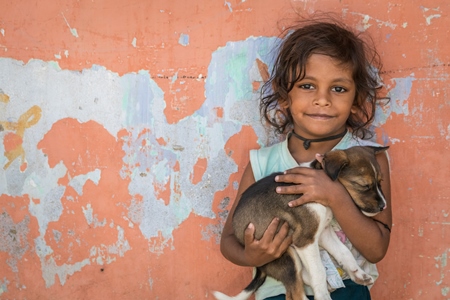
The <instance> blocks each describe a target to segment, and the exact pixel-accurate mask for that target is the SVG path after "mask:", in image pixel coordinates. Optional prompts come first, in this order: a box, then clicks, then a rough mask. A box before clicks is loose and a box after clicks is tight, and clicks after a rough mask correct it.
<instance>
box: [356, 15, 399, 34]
mask: <svg viewBox="0 0 450 300" xmlns="http://www.w3.org/2000/svg"><path fill="white" fill-rule="evenodd" d="M350 14H352V15H355V16H361V17H363V19H362V21H361V23H362V28H361V30H362V31H365V30H366V29H367V28H369V27H370V26H371V24H369V21H371V20H372V21H375V22H376V23H377V26H378V28H380V27H382V26H386V27H389V28H391V29H395V28H396V27H397V24H393V23H391V22H389V21H383V20H379V19H375V18H372V17H371V16H369V15H366V14H362V13H357V12H351V13H350Z"/></svg>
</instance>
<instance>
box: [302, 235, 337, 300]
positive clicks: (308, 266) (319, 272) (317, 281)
mask: <svg viewBox="0 0 450 300" xmlns="http://www.w3.org/2000/svg"><path fill="white" fill-rule="evenodd" d="M296 251H297V254H298V256H299V257H300V260H301V261H302V264H303V267H304V268H305V271H306V272H307V273H308V274H309V277H310V278H308V279H307V281H309V283H310V286H311V288H312V289H313V291H314V299H315V300H331V297H330V293H329V292H328V287H327V275H326V272H325V267H324V266H323V264H322V260H321V259H320V252H319V244H318V240H315V241H314V242H313V243H312V244H309V245H307V246H304V247H303V248H300V249H299V248H296Z"/></svg>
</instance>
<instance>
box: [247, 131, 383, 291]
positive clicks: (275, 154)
mask: <svg viewBox="0 0 450 300" xmlns="http://www.w3.org/2000/svg"><path fill="white" fill-rule="evenodd" d="M289 137H290V134H288V136H287V138H286V139H285V140H284V141H282V142H280V143H277V144H274V145H272V146H270V147H265V148H261V149H257V150H250V163H251V166H252V170H253V174H254V177H255V180H256V181H257V180H259V179H261V178H263V177H266V176H268V175H270V174H272V173H274V172H283V171H285V170H287V169H291V168H294V167H297V166H298V163H297V161H296V160H295V159H294V158H293V157H292V155H291V153H290V152H289V149H288V139H289ZM353 146H377V147H379V146H381V145H380V144H377V143H375V142H373V141H369V140H362V139H359V138H356V137H353V135H352V134H351V133H350V132H347V134H346V135H345V136H344V137H343V138H342V139H341V141H340V142H339V143H338V144H337V145H336V146H335V147H334V148H333V150H339V149H348V148H350V147H353ZM331 226H332V227H333V229H334V230H335V232H336V234H337V235H338V237H339V238H340V239H341V241H342V242H343V243H344V244H345V245H346V246H347V247H348V248H349V249H350V251H351V252H352V254H353V256H354V257H355V258H356V261H357V262H358V264H359V266H360V267H361V268H362V269H363V270H364V271H365V272H366V273H367V274H369V275H371V276H372V277H373V279H374V281H375V280H376V279H377V278H378V271H377V268H376V266H375V265H374V264H372V263H370V262H368V261H367V260H366V259H365V258H364V257H363V256H362V255H361V254H360V253H359V252H358V251H357V250H356V249H354V248H353V246H352V244H351V243H350V241H349V240H348V239H347V237H346V236H345V234H344V233H343V231H342V229H341V227H340V226H339V224H338V223H337V222H336V220H334V219H333V221H332V223H331ZM333 263H334V264H335V266H336V269H337V270H339V273H340V274H341V277H342V279H349V277H348V275H347V274H346V273H345V271H343V270H342V269H340V268H339V265H338V264H337V263H336V262H335V261H334V260H333ZM305 292H306V294H307V295H313V292H312V289H311V288H310V287H309V286H305ZM285 293H286V290H285V288H284V285H283V284H282V283H281V282H279V281H277V280H275V279H273V278H271V277H268V278H267V279H266V281H265V283H264V284H263V285H262V286H261V287H260V288H259V289H258V291H257V292H256V297H255V298H256V300H262V299H265V298H268V297H273V296H277V295H281V294H285Z"/></svg>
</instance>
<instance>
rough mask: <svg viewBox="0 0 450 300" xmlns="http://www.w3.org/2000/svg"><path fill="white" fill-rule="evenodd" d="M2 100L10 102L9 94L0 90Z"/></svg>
mask: <svg viewBox="0 0 450 300" xmlns="http://www.w3.org/2000/svg"><path fill="white" fill-rule="evenodd" d="M0 102H3V103H8V102H9V96H8V95H6V94H5V93H2V91H1V90H0Z"/></svg>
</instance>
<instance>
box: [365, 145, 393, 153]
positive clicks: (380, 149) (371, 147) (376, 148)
mask: <svg viewBox="0 0 450 300" xmlns="http://www.w3.org/2000/svg"><path fill="white" fill-rule="evenodd" d="M366 147H367V148H369V149H372V151H373V153H374V154H378V153H380V152H383V151H386V150H387V149H389V146H384V147H375V146H366Z"/></svg>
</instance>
